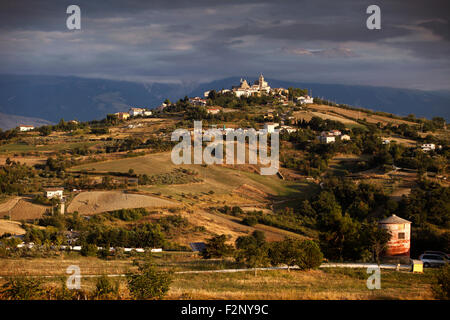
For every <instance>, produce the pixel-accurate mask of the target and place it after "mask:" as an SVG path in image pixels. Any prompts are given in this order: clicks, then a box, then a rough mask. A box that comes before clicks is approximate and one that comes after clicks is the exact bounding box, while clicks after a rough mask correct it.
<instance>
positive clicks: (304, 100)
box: [194, 74, 313, 105]
mask: <svg viewBox="0 0 450 320" xmlns="http://www.w3.org/2000/svg"><path fill="white" fill-rule="evenodd" d="M227 92H232V93H234V95H236V97H238V98H239V97H250V96H253V95H257V96H260V95H261V94H273V95H275V94H278V95H281V96H285V97H286V96H287V95H288V93H289V90H288V89H285V88H271V87H270V86H269V84H268V83H267V81H265V80H264V76H263V75H262V74H261V75H260V76H259V78H258V80H256V81H255V82H254V83H253V84H252V85H250V84H249V83H248V81H247V80H245V79H241V81H240V84H239V85H238V86H232V87H231V89H223V90H220V91H219V93H222V94H223V93H227ZM209 93H210V91H205V92H204V93H203V95H204V97H205V98H207V97H208V96H209ZM195 99H200V98H199V97H196V98H195ZM205 102H206V101H205ZM281 102H283V103H284V104H287V98H286V99H282V101H281ZM296 102H297V103H300V104H308V103H313V98H312V97H310V96H304V97H298V98H296ZM194 105H195V104H194Z"/></svg>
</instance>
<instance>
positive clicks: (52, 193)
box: [45, 188, 64, 199]
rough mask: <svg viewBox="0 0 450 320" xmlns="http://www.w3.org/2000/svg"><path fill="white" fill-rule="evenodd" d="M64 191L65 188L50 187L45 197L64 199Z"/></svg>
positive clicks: (46, 190)
mask: <svg viewBox="0 0 450 320" xmlns="http://www.w3.org/2000/svg"><path fill="white" fill-rule="evenodd" d="M63 192H64V189H63V188H49V189H45V197H46V198H47V199H53V198H59V199H62V198H63Z"/></svg>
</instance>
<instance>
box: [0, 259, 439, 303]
mask: <svg viewBox="0 0 450 320" xmlns="http://www.w3.org/2000/svg"><path fill="white" fill-rule="evenodd" d="M155 256H156V255H155ZM154 261H155V263H156V265H158V266H159V267H161V268H163V269H166V270H172V271H175V272H176V271H185V270H217V269H222V268H233V267H236V266H233V265H232V264H230V263H231V262H230V263H228V262H226V261H217V260H216V261H214V260H212V261H210V260H206V261H205V260H200V259H198V257H196V255H195V254H193V253H170V254H161V255H158V256H157V257H155V259H154ZM69 265H78V266H80V269H81V274H82V275H83V276H90V275H102V274H110V275H118V274H124V273H126V272H127V271H133V270H135V267H134V266H132V261H131V259H126V260H111V261H106V260H101V259H97V258H87V257H80V256H78V255H76V254H71V255H70V256H63V257H61V258H53V259H50V258H46V259H43V258H39V259H2V260H0V276H1V277H5V276H11V275H14V276H17V275H22V276H23V275H28V276H46V277H48V276H54V277H58V278H55V279H61V277H67V274H66V273H65V270H66V268H67V267H68V266H69ZM435 272H436V271H435V270H428V269H426V270H425V272H424V273H423V274H413V273H411V272H403V271H402V272H398V271H391V270H382V271H381V289H380V290H369V289H367V287H366V281H367V278H368V276H369V275H368V274H367V273H366V270H365V269H343V268H333V269H331V268H324V269H319V270H310V271H299V270H291V271H290V272H289V271H287V270H270V271H258V272H257V274H256V276H255V274H254V272H253V271H248V272H236V273H198V274H192V273H189V274H178V273H175V274H173V282H172V284H171V286H170V290H169V292H168V294H167V296H166V297H165V299H200V300H201V299H237V300H241V299H261V300H264V299H283V300H303V299H343V300H374V299H375V300H378V299H388V300H391V299H398V300H413V299H433V294H432V290H431V284H432V283H433V275H434V273H435ZM62 279H64V278H62ZM112 279H113V281H118V282H119V283H120V288H121V290H123V292H121V296H122V297H123V298H124V299H127V297H129V295H128V293H127V289H126V286H125V278H124V277H114V278H112ZM4 281H5V280H4V279H0V284H1V283H3V282H4ZM46 281H52V280H51V279H48V278H47V279H46ZM95 281H96V279H95V278H91V277H87V278H83V279H82V282H81V286H82V289H86V290H92V289H93V288H94V287H95Z"/></svg>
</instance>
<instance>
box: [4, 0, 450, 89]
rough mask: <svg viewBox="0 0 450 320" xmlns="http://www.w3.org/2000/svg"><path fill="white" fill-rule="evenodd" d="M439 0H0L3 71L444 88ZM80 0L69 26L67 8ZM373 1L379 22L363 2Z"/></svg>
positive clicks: (446, 8) (443, 6) (445, 53)
mask: <svg viewBox="0 0 450 320" xmlns="http://www.w3.org/2000/svg"><path fill="white" fill-rule="evenodd" d="M449 3H450V1H448V0H442V1H441V0H427V1H423V0H421V1H416V0H387V1H376V2H375V1H366V0H339V1H336V0H335V1H322V0H314V1H301V0H286V1H283V0H280V1H273V0H249V1H245V0H239V1H234V0H221V1H214V0H201V1H195V0H183V1H181V0H177V1H173V0H161V1H151V0H150V1H137V0H131V1H130V0H128V1H118V0H109V1H98V0H95V1H93V0H90V1H79V0H70V1H65V0H56V1H49V0H42V1H39V0H33V1H24V0H2V1H1V4H0V73H14V74H51V75H76V76H83V77H101V78H108V79H116V80H119V79H120V80H132V81H145V82H152V81H157V82H179V81H182V82H185V83H190V82H205V81H210V80H215V79H220V78H225V77H229V76H252V77H254V76H257V75H258V74H259V73H260V72H262V73H264V75H265V76H266V77H267V78H274V79H280V80H292V81H304V82H322V83H341V84H364V85H381V86H392V87H404V88H419V89H433V90H434V89H445V90H450V76H449V74H450V58H449V57H450V24H449V12H450V5H449ZM70 4H77V5H79V6H80V8H81V30H79V31H78V30H68V29H67V27H66V19H67V17H68V15H67V14H66V8H67V6H68V5H70ZM371 4H377V5H379V6H380V8H381V28H382V29H381V30H368V29H367V28H366V19H367V18H368V16H369V15H368V14H366V8H367V7H368V6H369V5H371Z"/></svg>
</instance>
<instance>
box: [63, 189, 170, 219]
mask: <svg viewBox="0 0 450 320" xmlns="http://www.w3.org/2000/svg"><path fill="white" fill-rule="evenodd" d="M176 205H177V203H175V202H173V201H169V200H165V199H161V198H158V197H151V196H147V195H142V194H131V193H124V192H121V191H91V192H82V193H80V194H78V195H77V196H75V198H74V199H73V200H72V202H71V203H70V205H69V207H68V208H67V211H68V212H75V211H78V213H80V214H84V215H89V214H95V213H100V212H105V211H112V210H118V209H130V208H156V207H172V206H176Z"/></svg>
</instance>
